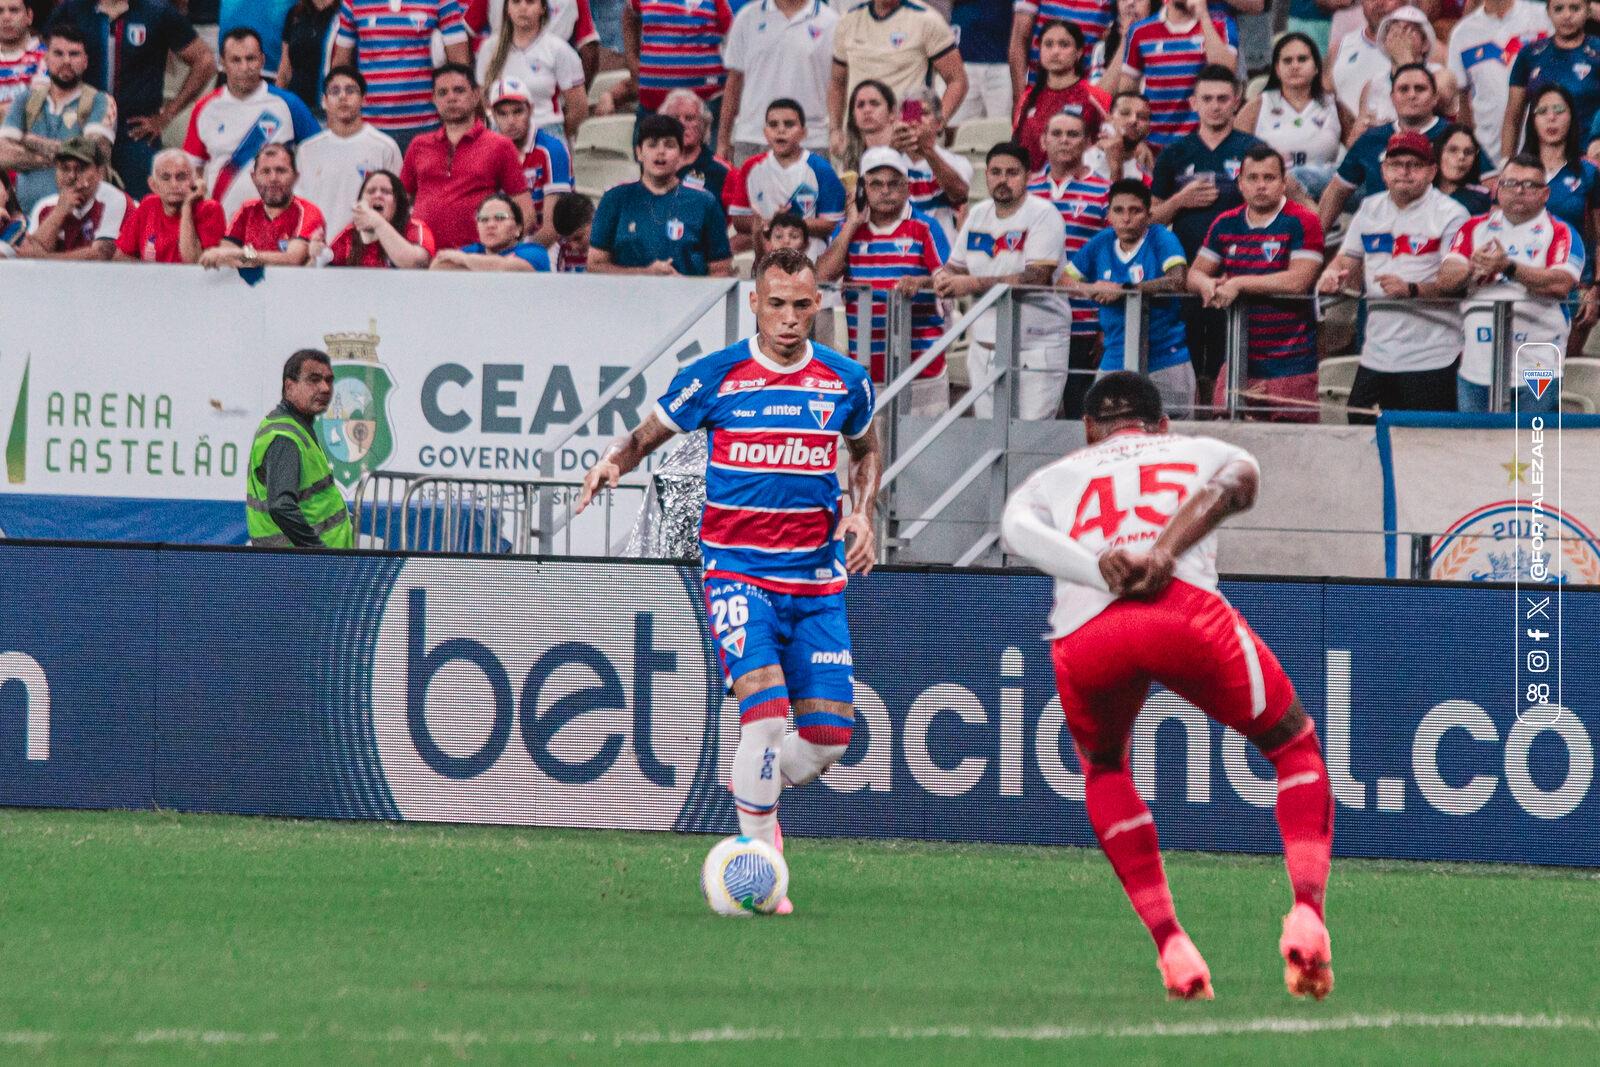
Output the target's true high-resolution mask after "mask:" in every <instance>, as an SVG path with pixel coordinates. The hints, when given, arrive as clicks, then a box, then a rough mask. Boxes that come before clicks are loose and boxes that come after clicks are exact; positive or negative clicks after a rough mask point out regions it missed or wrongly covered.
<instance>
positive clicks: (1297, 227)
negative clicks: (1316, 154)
mask: <svg viewBox="0 0 1600 1067" xmlns="http://www.w3.org/2000/svg"><path fill="white" fill-rule="evenodd" d="M1249 210H1250V209H1249V208H1248V207H1236V208H1234V209H1233V210H1232V211H1224V212H1223V213H1222V214H1221V215H1218V216H1217V221H1216V222H1213V223H1212V224H1211V232H1210V233H1208V234H1206V239H1205V243H1204V244H1202V245H1201V246H1200V252H1199V254H1198V255H1197V256H1196V257H1195V262H1196V263H1199V262H1200V261H1202V260H1210V261H1212V262H1214V263H1220V264H1221V265H1222V276H1223V277H1231V278H1237V277H1249V276H1251V275H1260V274H1277V273H1280V272H1282V271H1286V270H1288V269H1289V264H1290V262H1291V261H1293V260H1296V259H1301V260H1310V261H1313V262H1315V263H1318V264H1320V263H1321V262H1322V224H1321V223H1320V222H1319V221H1317V215H1316V212H1314V211H1310V210H1308V209H1306V208H1304V207H1302V206H1300V205H1299V204H1297V203H1295V202H1294V201H1293V200H1285V201H1284V202H1283V205H1282V206H1281V207H1279V208H1278V213H1277V214H1276V215H1274V216H1273V217H1272V219H1271V220H1270V221H1268V222H1267V223H1265V224H1264V225H1261V226H1252V225H1251V224H1250V218H1249V215H1248V212H1249ZM1245 329H1246V331H1247V332H1246V340H1245V351H1246V352H1248V353H1249V361H1248V366H1247V368H1246V373H1247V377H1250V378H1287V377H1290V376H1293V375H1297V374H1312V373H1315V371H1316V369H1317V326H1316V319H1315V311H1314V308H1313V305H1312V303H1311V302H1310V301H1308V300H1300V301H1293V302H1288V301H1286V302H1283V303H1272V302H1265V301H1261V302H1252V303H1251V304H1250V305H1249V306H1248V307H1247V308H1246V309H1245Z"/></svg>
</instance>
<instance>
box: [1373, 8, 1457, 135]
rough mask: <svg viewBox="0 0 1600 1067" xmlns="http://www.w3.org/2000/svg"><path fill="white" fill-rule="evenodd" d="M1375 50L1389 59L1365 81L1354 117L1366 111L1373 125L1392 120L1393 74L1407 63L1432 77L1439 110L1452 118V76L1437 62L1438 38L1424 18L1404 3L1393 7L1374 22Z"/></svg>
mask: <svg viewBox="0 0 1600 1067" xmlns="http://www.w3.org/2000/svg"><path fill="white" fill-rule="evenodd" d="M1377 37H1378V47H1379V48H1380V49H1382V51H1383V54H1384V55H1386V56H1388V57H1389V65H1388V67H1387V68H1385V69H1384V70H1381V71H1379V72H1377V73H1375V74H1374V75H1373V76H1372V77H1371V78H1369V79H1368V80H1367V84H1366V86H1365V87H1364V88H1363V89H1362V90H1361V99H1360V100H1359V101H1358V102H1357V105H1356V114H1357V115H1359V114H1361V113H1362V112H1367V113H1368V114H1370V115H1371V116H1372V121H1371V123H1370V124H1371V125H1373V126H1376V125H1380V124H1382V123H1385V122H1393V121H1394V120H1395V117H1396V116H1395V110H1394V102H1393V101H1392V100H1391V99H1390V96H1389V90H1390V88H1391V87H1392V84H1393V79H1394V72H1395V71H1397V70H1399V69H1400V68H1401V67H1403V66H1406V65H1407V64H1410V63H1423V64H1425V65H1426V66H1427V68H1428V71H1429V73H1431V74H1432V75H1433V79H1434V83H1435V85H1436V86H1437V87H1438V91H1439V105H1438V106H1439V110H1440V111H1441V112H1442V113H1443V114H1445V115H1454V114H1455V110H1456V102H1457V100H1456V76H1455V75H1454V74H1452V73H1451V72H1450V68H1449V67H1447V66H1446V65H1445V64H1444V63H1442V62H1439V61H1438V54H1439V38H1438V36H1437V35H1436V34H1435V33H1434V32H1433V25H1432V24H1431V23H1429V22H1428V16H1427V15H1424V14H1423V13H1422V11H1421V10H1420V9H1418V8H1415V7H1412V6H1411V5H1410V4H1407V5H1406V6H1405V7H1401V8H1396V9H1395V10H1394V11H1392V12H1391V13H1389V14H1388V15H1387V16H1385V17H1384V19H1383V21H1382V22H1380V23H1378V33H1377Z"/></svg>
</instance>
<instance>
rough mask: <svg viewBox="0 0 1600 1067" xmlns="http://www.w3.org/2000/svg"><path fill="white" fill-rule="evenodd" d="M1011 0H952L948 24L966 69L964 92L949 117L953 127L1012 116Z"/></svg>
mask: <svg viewBox="0 0 1600 1067" xmlns="http://www.w3.org/2000/svg"><path fill="white" fill-rule="evenodd" d="M1011 8H1012V0H955V4H954V6H953V7H952V8H951V10H950V25H951V26H953V27H954V28H955V31H956V47H957V49H959V50H960V52H961V62H962V63H964V64H965V65H966V68H967V95H966V97H965V98H964V99H962V101H961V106H960V107H959V108H957V109H956V113H955V114H954V115H951V116H950V119H949V123H950V126H951V128H952V129H953V128H954V127H956V126H959V125H961V124H962V123H963V122H966V121H968V120H969V119H1010V118H1011V65H1010V62H1009V56H1008V49H1009V47H1010V44H1011Z"/></svg>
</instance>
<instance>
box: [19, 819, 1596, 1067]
mask: <svg viewBox="0 0 1600 1067" xmlns="http://www.w3.org/2000/svg"><path fill="white" fill-rule="evenodd" d="M711 843H712V840H711V839H710V838H705V837H687V836H678V835H669V834H629V833H613V832H589V831H551V830H521V829H498V828H485V827H459V826H419V825H385V824H373V823H363V824H339V823H328V822H295V821H280V820H266V819H246V818H233V817H220V816H175V815H170V814H145V813H123V812H109V813H74V812H59V811H48V812H41V811H3V812H0V848H3V855H4V864H5V866H4V874H3V877H0V1059H5V1060H14V1059H15V1060H21V1059H26V1060H28V1061H30V1062H37V1061H39V1060H54V1061H60V1062H68V1061H79V1062H81V1061H105V1060H110V1061H112V1062H151V1063H168V1062H172V1061H174V1060H191V1059H196V1058H199V1059H204V1060H205V1061H207V1062H219V1061H220V1062H236V1061H237V1062H250V1063H260V1062H269V1063H319V1064H334V1063H348V1062H364V1063H385V1064H388V1063H423V1062H433V1063H446V1062H460V1061H466V1062H515V1063H626V1064H656V1063H672V1064H689V1063H693V1064H704V1063H739V1064H742V1065H748V1064H750V1063H756V1062H770V1063H821V1062H827V1063H831V1064H851V1065H854V1064H872V1063H891V1064H902V1063H903V1064H916V1065H918V1067H925V1065H927V1064H938V1063H953V1062H965V1063H977V1062H982V1063H1007V1064H1010V1063H1061V1062H1066V1061H1069V1060H1081V1061H1084V1062H1110V1061H1115V1062H1119V1063H1135V1062H1151V1063H1157V1062H1160V1063H1182V1064H1185V1065H1187V1064H1193V1063H1229V1064H1237V1063H1287V1062H1302V1063H1347V1062H1370V1063H1400V1062H1404V1063H1407V1064H1420V1063H1445V1062H1451V1063H1465V1062H1470V1063H1490V1062H1496V1063H1499V1062H1503V1063H1517V1064H1525V1063H1532V1062H1539V1063H1542V1064H1549V1063H1593V1062H1595V1060H1594V1058H1593V1054H1594V1049H1595V1048H1596V1047H1600V985H1597V981H1596V978H1595V969H1594V958H1595V941H1594V934H1595V930H1596V926H1595V919H1594V915H1595V904H1596V901H1597V897H1600V881H1597V880H1596V876H1595V875H1594V874H1593V873H1592V872H1581V871H1572V870H1560V871H1557V870H1535V869H1523V868H1508V867H1478V866H1470V867H1469V866H1458V865H1449V866H1446V865H1436V864H1427V865H1424V864H1407V863H1387V862H1385V863H1378V862H1354V861H1336V862H1335V865H1334V874H1333V882H1332V889H1331V892H1330V920H1331V922H1330V925H1331V927H1332V930H1333V938H1334V940H1333V944H1334V959H1335V965H1336V973H1337V977H1338V987H1337V988H1336V989H1335V990H1334V993H1333V996H1332V997H1330V998H1329V999H1328V1000H1327V1001H1325V1002H1323V1003H1321V1004H1316V1003H1301V1002H1295V1001H1292V1000H1291V999H1290V998H1289V997H1288V995H1287V994H1286V993H1285V992H1284V989H1283V985H1282V981H1281V971H1282V966H1281V963H1280V962H1279V960H1278V957H1277V953H1276V944H1277V935H1278V924H1279V919H1280V916H1281V915H1282V914H1283V912H1284V911H1286V910H1287V907H1288V894H1287V890H1286V887H1285V879H1284V876H1283V872H1282V869H1281V867H1280V866H1279V864H1278V863H1277V861H1276V860H1274V859H1270V858H1267V857H1261V858H1253V857H1252V858H1244V857H1232V856H1210V855H1196V854H1193V853H1188V854H1185V853H1172V854H1169V857H1168V871H1169V873H1170V875H1171V878H1172V882H1173V886H1174V890H1175V892H1176V894H1177V899H1178V907H1179V912H1180V915H1181V917H1182V919H1183V920H1184V923H1185V925H1186V926H1187V928H1188V930H1189V932H1190V933H1191V934H1192V935H1193V937H1194V939H1195V942H1196V943H1197V944H1198V945H1199V946H1200V948H1201V950H1202V951H1203V952H1204V953H1205V955H1206V957H1207V959H1208V961H1209V962H1210V964H1211V968H1212V975H1213V979H1214V981H1215V984H1216V989H1217V1000H1216V1001H1214V1002H1211V1003H1183V1004H1169V1003H1167V1002H1166V1001H1165V1000H1164V999H1163V996H1162V991H1161V987H1160V980H1159V978H1158V976H1157V972H1156V967H1155V958H1154V953H1153V950H1152V948H1151V945H1150V942H1149V940H1148V938H1147V937H1146V935H1145V934H1144V931H1143V929H1142V928H1141V927H1140V926H1139V925H1138V923H1137V921H1136V920H1135V918H1134V916H1133V913H1132V910H1131V909H1130V908H1129V907H1128V904H1127V902H1126V900H1125V899H1124V898H1123V896H1122V892H1121V890H1120V889H1119V888H1118V886H1117V884H1116V882H1115V880H1114V879H1113V877H1112V875H1111V872H1110V870H1109V868H1108V867H1107V866H1106V864H1105V861H1104V860H1103V859H1101V857H1100V855H1099V854H1098V853H1097V852H1093V851H1087V850H1083V849H1042V848H1017V847H990V846H983V847H974V846H952V845H933V844H912V843H894V842H861V841H845V840H814V839H813V840H807V839H800V838H791V839H790V841H789V859H790V865H791V870H792V875H793V881H792V884H791V888H792V895H793V897H794V899H795V901H796V903H797V906H798V908H799V911H798V913H797V914H796V915H795V916H793V917H791V918H787V919H742V920H730V919H721V918H718V917H716V916H714V915H712V914H711V913H710V912H709V911H708V910H707V909H706V907H705V906H704V904H703V902H702V901H701V899H700V895H699V891H698V884H697V878H698V872H699V866H700V861H701V859H702V857H703V856H704V854H705V852H706V850H707V849H708V848H709V847H710V845H711Z"/></svg>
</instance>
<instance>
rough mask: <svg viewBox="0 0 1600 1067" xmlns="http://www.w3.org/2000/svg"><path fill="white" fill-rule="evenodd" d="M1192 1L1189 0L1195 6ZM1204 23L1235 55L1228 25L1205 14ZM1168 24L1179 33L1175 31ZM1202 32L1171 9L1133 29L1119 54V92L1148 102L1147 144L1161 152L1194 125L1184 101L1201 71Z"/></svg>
mask: <svg viewBox="0 0 1600 1067" xmlns="http://www.w3.org/2000/svg"><path fill="white" fill-rule="evenodd" d="M1195 2H1196V0H1189V3H1191V4H1194V3H1195ZM1206 17H1207V20H1208V21H1209V22H1210V23H1211V24H1212V26H1214V27H1215V28H1216V31H1217V35H1218V36H1219V37H1220V38H1221V39H1222V41H1223V43H1225V44H1226V45H1227V46H1228V48H1229V49H1230V50H1232V51H1234V52H1237V51H1238V50H1239V31H1238V29H1237V27H1235V26H1234V24H1233V23H1232V21H1231V20H1230V21H1225V20H1223V19H1219V18H1217V17H1216V16H1214V15H1211V14H1210V13H1209V12H1208V13H1207V16H1206ZM1169 19H1171V20H1173V21H1174V22H1177V23H1178V24H1179V25H1183V24H1184V23H1187V26H1185V27H1184V28H1183V29H1174V28H1173V26H1172V25H1171V23H1169V21H1168V20H1169ZM1208 62H1209V61H1208V60H1207V59H1206V40H1205V31H1204V28H1203V26H1202V24H1201V22H1200V20H1199V19H1198V18H1195V17H1194V16H1193V15H1191V14H1187V13H1186V14H1182V15H1179V14H1178V12H1177V9H1176V7H1175V6H1174V5H1168V6H1167V8H1166V9H1165V10H1164V11H1162V13H1161V14H1158V15H1152V16H1150V17H1149V18H1147V19H1145V20H1144V21H1143V22H1138V23H1135V24H1134V25H1133V28H1132V29H1130V30H1129V31H1128V43H1127V45H1126V47H1125V48H1124V51H1123V59H1122V70H1123V75H1122V77H1123V86H1122V87H1123V88H1124V89H1139V90H1140V91H1141V92H1140V95H1142V96H1143V97H1144V98H1145V99H1146V100H1148V101H1150V143H1151V144H1152V145H1154V146H1155V148H1156V149H1157V150H1160V149H1162V148H1165V147H1166V146H1167V145H1169V144H1171V143H1172V142H1173V141H1176V140H1177V139H1178V138H1180V137H1182V136H1183V135H1184V134H1186V133H1189V132H1190V131H1192V130H1193V129H1194V128H1195V127H1196V126H1198V125H1199V123H1200V120H1199V117H1198V116H1196V115H1195V113H1194V107H1193V106H1192V105H1191V104H1190V101H1189V96H1190V94H1191V93H1193V92H1194V83H1195V78H1196V76H1197V75H1199V73H1200V68H1202V67H1204V66H1206V64H1207V63H1208Z"/></svg>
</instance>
